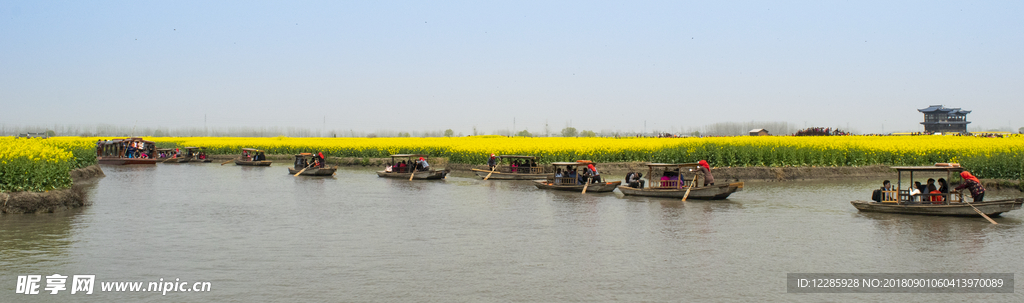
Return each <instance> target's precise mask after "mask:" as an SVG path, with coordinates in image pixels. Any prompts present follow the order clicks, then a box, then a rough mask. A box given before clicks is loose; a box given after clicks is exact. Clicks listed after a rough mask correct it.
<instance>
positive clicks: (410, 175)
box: [409, 164, 416, 181]
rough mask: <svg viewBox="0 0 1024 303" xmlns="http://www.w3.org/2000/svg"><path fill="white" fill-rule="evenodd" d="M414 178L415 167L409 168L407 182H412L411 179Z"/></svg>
mask: <svg viewBox="0 0 1024 303" xmlns="http://www.w3.org/2000/svg"><path fill="white" fill-rule="evenodd" d="M415 176H416V165H415V164H413V165H412V166H409V181H412V177H415Z"/></svg>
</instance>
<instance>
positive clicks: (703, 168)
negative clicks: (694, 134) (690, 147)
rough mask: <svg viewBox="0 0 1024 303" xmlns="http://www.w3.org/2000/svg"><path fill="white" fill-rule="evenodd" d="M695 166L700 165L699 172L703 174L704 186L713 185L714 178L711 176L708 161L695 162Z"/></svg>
mask: <svg viewBox="0 0 1024 303" xmlns="http://www.w3.org/2000/svg"><path fill="white" fill-rule="evenodd" d="M697 165H700V172H701V173H702V174H704V186H708V185H715V177H714V176H712V175H711V165H710V164H708V161H704V160H700V161H697Z"/></svg>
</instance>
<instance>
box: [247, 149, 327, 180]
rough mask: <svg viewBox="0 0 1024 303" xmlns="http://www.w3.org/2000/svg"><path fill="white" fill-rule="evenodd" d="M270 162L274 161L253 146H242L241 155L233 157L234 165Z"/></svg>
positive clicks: (264, 164)
mask: <svg viewBox="0 0 1024 303" xmlns="http://www.w3.org/2000/svg"><path fill="white" fill-rule="evenodd" d="M271 163H274V162H273V161H270V160H267V158H266V155H265V154H264V153H263V151H262V150H258V149H254V148H243V149H242V156H240V157H238V158H235V165H242V166H270V164H271ZM332 174H333V173H332Z"/></svg>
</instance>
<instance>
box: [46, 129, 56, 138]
mask: <svg viewBox="0 0 1024 303" xmlns="http://www.w3.org/2000/svg"><path fill="white" fill-rule="evenodd" d="M46 136H47V137H56V136H57V133H56V132H54V131H53V130H50V129H48V130H46Z"/></svg>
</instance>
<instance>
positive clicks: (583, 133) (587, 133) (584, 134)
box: [580, 130, 597, 137]
mask: <svg viewBox="0 0 1024 303" xmlns="http://www.w3.org/2000/svg"><path fill="white" fill-rule="evenodd" d="M594 136H597V133H594V131H592V130H585V131H581V132H580V137H594Z"/></svg>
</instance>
